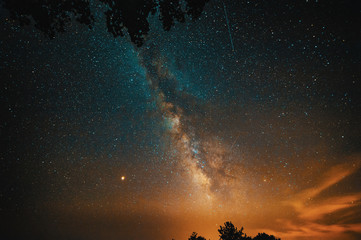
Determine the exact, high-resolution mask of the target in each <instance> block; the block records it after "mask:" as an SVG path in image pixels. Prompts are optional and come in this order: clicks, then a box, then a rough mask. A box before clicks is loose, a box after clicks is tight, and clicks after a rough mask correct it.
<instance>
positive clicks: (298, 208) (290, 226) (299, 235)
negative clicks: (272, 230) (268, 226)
mask: <svg viewBox="0 0 361 240" xmlns="http://www.w3.org/2000/svg"><path fill="white" fill-rule="evenodd" d="M359 167H360V161H359V160H357V161H356V162H353V163H350V162H347V163H343V164H339V165H336V166H334V167H332V168H330V169H329V170H328V171H326V173H325V174H324V175H323V176H322V177H321V179H320V181H319V182H318V184H316V186H314V187H312V188H307V189H304V190H302V191H301V192H299V193H296V194H295V195H294V196H292V197H291V198H290V200H287V201H285V202H283V206H285V207H287V206H290V207H291V208H292V209H293V210H294V211H295V215H296V216H294V217H292V220H291V219H278V222H282V224H283V231H282V237H283V238H286V239H306V238H318V239H342V238H345V237H347V238H348V239H353V238H352V235H353V234H352V233H359V234H360V233H361V223H359V222H356V223H349V224H347V223H342V222H341V219H340V218H339V216H340V214H339V213H340V212H341V210H343V211H349V212H352V211H354V208H355V207H358V206H359V201H360V200H361V192H356V193H349V194H342V195H336V196H331V197H328V196H323V195H325V194H323V193H324V191H325V190H326V189H329V188H331V187H335V186H336V185H338V184H341V181H342V180H344V179H346V178H348V177H350V176H351V175H352V174H353V173H355V172H356V171H357V170H358V169H359ZM331 215H332V216H331Z"/></svg>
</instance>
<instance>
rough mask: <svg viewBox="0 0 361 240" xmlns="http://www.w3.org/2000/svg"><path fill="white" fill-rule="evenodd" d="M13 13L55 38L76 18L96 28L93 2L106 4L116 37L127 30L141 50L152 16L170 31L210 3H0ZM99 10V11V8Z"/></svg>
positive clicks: (42, 0)
mask: <svg viewBox="0 0 361 240" xmlns="http://www.w3.org/2000/svg"><path fill="white" fill-rule="evenodd" d="M0 1H2V2H3V7H5V8H6V9H8V10H9V12H10V18H12V19H14V20H17V21H18V22H19V23H20V25H29V24H31V22H32V21H33V22H34V26H35V27H36V28H37V29H39V30H41V31H42V32H44V33H45V34H46V35H48V36H49V37H50V38H54V37H55V35H56V33H57V32H65V31H66V28H67V26H68V25H70V23H71V21H72V20H73V19H75V20H76V21H78V22H79V23H81V24H85V25H87V26H88V27H89V28H91V27H92V26H93V25H94V21H95V18H94V14H93V11H94V9H95V8H94V7H92V6H91V2H92V3H96V1H98V3H100V2H101V3H103V4H104V6H103V8H102V9H105V10H104V14H105V19H106V25H107V28H108V31H109V32H110V33H112V34H113V36H114V37H118V36H124V31H127V32H128V34H129V36H130V38H131V41H132V42H134V43H135V44H136V45H137V46H138V47H140V46H141V45H142V44H143V43H144V37H145V36H146V35H147V34H148V32H149V22H148V20H147V18H148V16H149V15H150V14H153V15H154V14H155V13H156V12H158V13H159V20H160V21H161V22H162V24H163V28H164V30H166V31H168V30H170V29H171V27H172V26H173V25H174V23H175V21H178V22H184V21H185V19H186V16H189V17H190V18H191V19H193V20H194V19H197V18H198V17H199V16H200V15H201V13H202V11H203V8H204V6H205V4H206V2H208V1H209V0H93V1H92V0H0ZM98 9H99V8H98Z"/></svg>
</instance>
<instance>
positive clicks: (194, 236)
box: [188, 232, 206, 240]
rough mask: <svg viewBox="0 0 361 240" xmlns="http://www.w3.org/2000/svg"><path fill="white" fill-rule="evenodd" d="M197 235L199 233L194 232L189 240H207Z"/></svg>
mask: <svg viewBox="0 0 361 240" xmlns="http://www.w3.org/2000/svg"><path fill="white" fill-rule="evenodd" d="M197 235H198V233H196V232H193V233H192V235H191V236H190V237H189V238H188V240H206V239H205V238H204V237H202V236H197Z"/></svg>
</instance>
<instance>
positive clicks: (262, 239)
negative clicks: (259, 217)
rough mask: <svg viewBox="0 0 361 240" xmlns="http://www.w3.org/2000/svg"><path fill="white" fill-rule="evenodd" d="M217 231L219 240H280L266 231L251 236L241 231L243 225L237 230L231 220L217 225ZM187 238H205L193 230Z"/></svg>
mask: <svg viewBox="0 0 361 240" xmlns="http://www.w3.org/2000/svg"><path fill="white" fill-rule="evenodd" d="M218 232H219V240H281V239H280V238H276V237H275V236H273V235H268V234H267V233H258V235H257V236H255V237H253V238H252V237H250V236H247V234H245V233H244V232H243V227H242V228H241V229H240V230H238V229H237V227H235V226H234V225H233V223H232V222H225V223H224V226H220V227H219V229H218ZM188 240H206V238H204V237H202V236H198V233H196V232H193V233H192V235H191V236H190V237H189V238H188Z"/></svg>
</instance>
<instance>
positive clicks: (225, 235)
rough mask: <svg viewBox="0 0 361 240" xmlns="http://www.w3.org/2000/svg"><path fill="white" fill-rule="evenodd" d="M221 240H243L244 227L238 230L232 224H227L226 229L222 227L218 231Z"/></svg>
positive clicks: (225, 224)
mask: <svg viewBox="0 0 361 240" xmlns="http://www.w3.org/2000/svg"><path fill="white" fill-rule="evenodd" d="M218 232H219V239H220V240H239V239H243V238H242V236H243V234H244V233H243V227H242V228H241V230H238V229H237V228H236V227H235V226H234V225H233V223H232V222H225V223H224V227H223V226H220V227H219V229H218Z"/></svg>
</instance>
